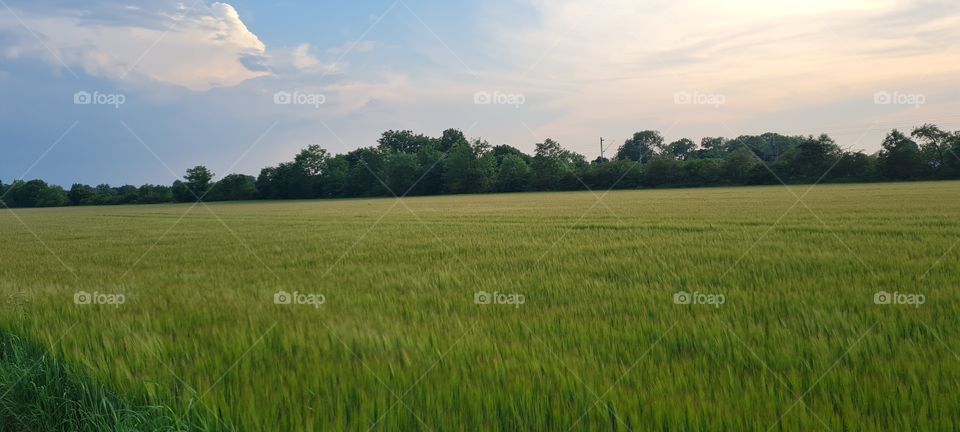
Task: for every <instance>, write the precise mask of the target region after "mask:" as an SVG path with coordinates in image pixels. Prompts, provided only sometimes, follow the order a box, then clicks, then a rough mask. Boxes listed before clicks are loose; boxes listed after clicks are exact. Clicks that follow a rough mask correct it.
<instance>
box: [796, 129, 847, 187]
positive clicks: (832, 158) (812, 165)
mask: <svg viewBox="0 0 960 432" xmlns="http://www.w3.org/2000/svg"><path fill="white" fill-rule="evenodd" d="M839 158H840V147H838V146H837V143H836V142H835V141H833V139H832V138H830V137H829V136H827V135H826V134H824V135H820V136H819V137H817V138H814V137H812V136H811V137H808V138H807V139H805V140H804V141H803V142H801V143H800V144H799V145H798V146H797V147H795V148H793V149H790V150H789V151H788V152H787V154H786V155H784V157H783V159H785V161H784V162H785V163H787V164H788V165H789V168H786V169H785V170H784V171H787V172H788V174H789V175H790V176H791V177H792V178H794V179H796V180H802V181H807V182H813V181H817V180H820V178H821V177H823V176H825V175H829V174H831V173H830V172H828V171H832V170H831V168H832V167H833V166H834V164H835V163H836V162H837V159H839Z"/></svg>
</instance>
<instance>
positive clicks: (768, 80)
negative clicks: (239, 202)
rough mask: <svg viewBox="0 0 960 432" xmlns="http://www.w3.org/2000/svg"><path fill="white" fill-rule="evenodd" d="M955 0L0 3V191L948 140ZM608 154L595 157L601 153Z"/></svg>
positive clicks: (959, 111) (957, 21)
mask: <svg viewBox="0 0 960 432" xmlns="http://www.w3.org/2000/svg"><path fill="white" fill-rule="evenodd" d="M957 43H960V2H956V1H955V0H947V1H940V0H870V1H867V0H849V1H840V0H803V1H787V0H741V1H737V0H729V1H725V2H720V1H684V0H669V1H654V0H485V1H482V2H462V1H456V0H453V1H444V2H439V1H425V0H383V1H381V0H365V1H362V2H360V1H357V2H349V1H337V2H333V1H318V0H277V1H264V0H260V1H252V0H229V2H211V1H208V0H184V1H171V0H138V1H135V2H134V1H130V0H124V1H120V0H45V1H42V0H39V1H38V0H0V100H2V101H3V102H2V104H0V181H3V182H5V183H10V182H11V181H13V180H15V179H19V178H22V177H25V178H26V179H32V178H42V179H45V180H47V181H49V182H51V183H55V184H60V185H64V186H67V187H69V185H70V184H72V183H75V182H81V183H86V184H92V185H96V184H100V183H110V184H114V185H121V184H136V185H139V184H144V183H157V184H169V183H171V182H172V181H173V180H174V179H175V178H177V177H179V176H181V175H182V173H183V172H184V171H185V170H186V168H188V167H191V166H194V165H199V164H203V165H206V166H208V167H209V168H211V170H213V171H214V172H215V173H217V174H218V175H220V176H222V175H225V174H228V173H244V174H251V175H257V173H259V171H260V169H261V168H263V167H265V166H269V165H275V164H277V163H279V162H282V161H286V160H290V159H292V157H293V155H294V154H295V153H296V152H297V151H298V150H299V149H301V148H303V147H306V146H307V145H309V144H320V145H321V146H323V147H324V148H327V149H328V150H329V151H331V152H333V153H344V152H347V151H350V150H352V149H355V148H358V147H364V146H370V145H375V144H376V139H377V138H378V137H379V135H380V134H381V133H382V132H383V131H386V130H390V129H395V130H401V129H410V130H413V131H416V132H420V133H425V134H428V135H432V136H439V135H440V133H441V132H442V131H443V130H444V129H447V128H458V129H461V130H463V131H464V132H465V133H466V135H467V136H468V137H471V138H482V139H484V140H487V141H488V142H490V143H491V144H494V145H496V144H509V145H512V146H515V147H517V148H520V149H521V150H524V151H527V152H532V150H533V148H534V146H535V143H537V142H542V141H543V140H544V139H546V138H553V139H554V140H557V141H559V142H560V143H561V144H562V145H563V146H564V147H566V148H569V149H572V150H575V151H577V152H579V153H581V154H584V155H585V156H587V158H588V159H593V158H595V157H596V156H597V155H598V153H599V138H600V137H601V136H602V137H604V138H605V139H606V140H607V143H613V144H612V146H611V147H610V149H608V152H611V153H612V152H613V151H615V148H616V146H617V145H619V144H620V143H622V142H623V140H625V139H626V138H628V137H629V136H630V135H631V134H632V133H633V132H635V131H640V130H647V129H652V130H659V131H660V132H661V133H662V134H663V135H664V136H665V137H666V138H667V140H668V141H672V140H675V139H679V138H682V137H688V138H692V139H694V140H695V141H697V142H699V140H700V139H701V138H703V137H706V136H727V137H735V136H738V135H743V134H761V133H764V132H770V131H775V132H780V133H785V134H805V135H806V134H819V133H828V134H830V135H831V136H832V137H833V138H834V139H836V140H837V142H838V143H839V144H840V145H841V146H842V147H844V148H849V149H854V150H863V151H866V152H868V153H873V152H875V151H877V150H878V149H879V147H880V142H881V141H882V139H883V136H884V135H885V134H886V133H887V132H889V131H890V130H891V129H893V128H900V129H910V128H911V127H913V126H919V125H921V124H923V123H936V124H939V125H940V126H941V127H943V128H946V129H950V130H960V85H957V84H958V83H960V74H958V73H960V55H958V54H960V53H958V47H957ZM608 154H609V153H608Z"/></svg>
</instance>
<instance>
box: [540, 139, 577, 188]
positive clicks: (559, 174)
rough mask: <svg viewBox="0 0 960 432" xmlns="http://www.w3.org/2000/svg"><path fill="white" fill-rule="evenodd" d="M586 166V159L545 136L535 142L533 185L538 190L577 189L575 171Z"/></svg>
mask: <svg viewBox="0 0 960 432" xmlns="http://www.w3.org/2000/svg"><path fill="white" fill-rule="evenodd" d="M586 166H587V161H586V159H585V158H584V157H583V156H582V155H579V154H577V153H574V152H572V151H569V150H567V149H564V148H563V147H561V146H560V143H558V142H556V141H554V140H552V139H550V138H547V139H546V140H544V141H543V142H542V143H538V144H537V149H536V151H535V153H534V156H533V163H532V168H533V176H534V179H533V187H534V188H536V189H538V190H564V189H579V184H578V183H579V181H578V180H577V175H576V171H577V170H578V169H583V168H585V167H586Z"/></svg>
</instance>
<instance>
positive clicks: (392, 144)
mask: <svg viewBox="0 0 960 432" xmlns="http://www.w3.org/2000/svg"><path fill="white" fill-rule="evenodd" d="M377 143H378V144H379V145H380V146H379V147H380V150H382V151H384V152H385V153H387V152H399V153H410V154H414V153H417V152H419V151H420V149H422V148H424V147H429V146H433V145H434V139H433V138H430V137H428V136H426V135H421V134H415V133H413V132H412V131H408V130H404V131H395V130H388V131H386V132H384V133H383V135H381V136H380V139H379V140H377Z"/></svg>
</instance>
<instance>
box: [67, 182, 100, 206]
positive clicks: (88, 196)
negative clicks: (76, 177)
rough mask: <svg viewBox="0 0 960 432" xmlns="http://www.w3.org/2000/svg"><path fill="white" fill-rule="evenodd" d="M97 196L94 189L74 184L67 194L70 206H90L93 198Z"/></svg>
mask: <svg viewBox="0 0 960 432" xmlns="http://www.w3.org/2000/svg"><path fill="white" fill-rule="evenodd" d="M95 195H96V192H95V191H94V190H93V188H92V187H90V186H87V185H85V184H80V183H74V184H73V186H71V187H70V192H68V193H67V200H68V201H69V202H70V205H75V206H78V205H85V204H90V202H91V200H92V199H93V197H94V196H95Z"/></svg>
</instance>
